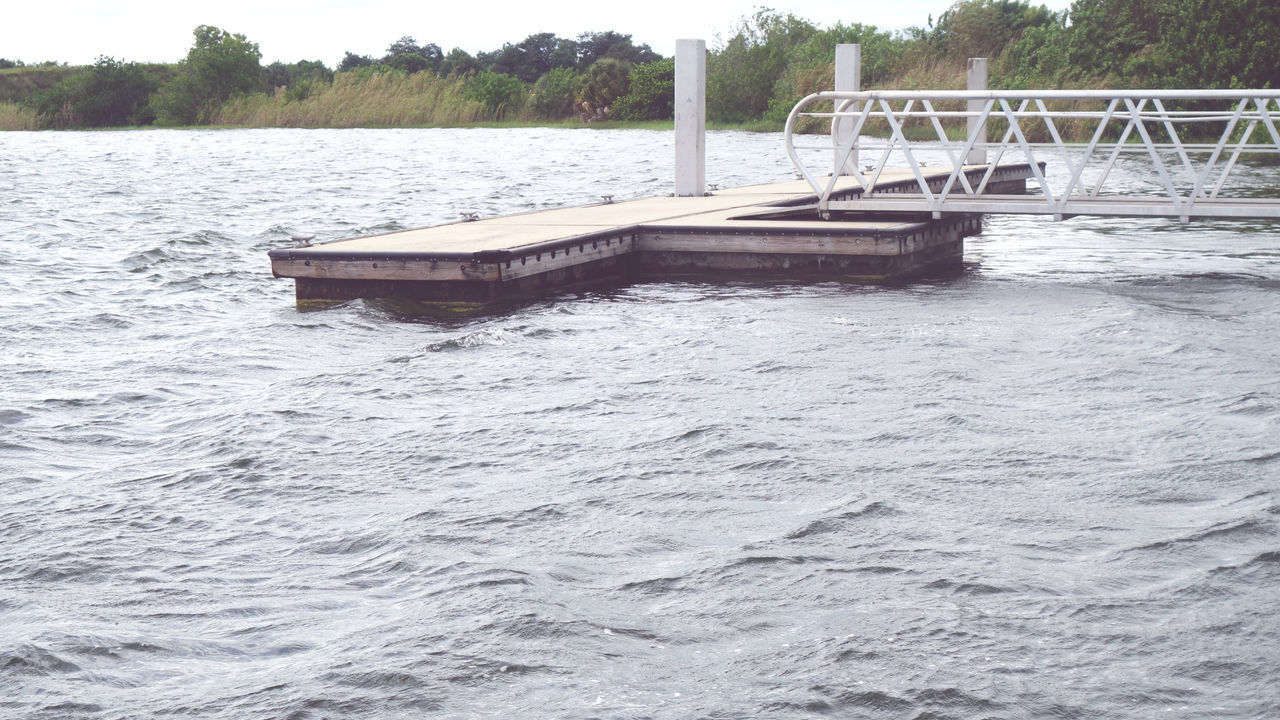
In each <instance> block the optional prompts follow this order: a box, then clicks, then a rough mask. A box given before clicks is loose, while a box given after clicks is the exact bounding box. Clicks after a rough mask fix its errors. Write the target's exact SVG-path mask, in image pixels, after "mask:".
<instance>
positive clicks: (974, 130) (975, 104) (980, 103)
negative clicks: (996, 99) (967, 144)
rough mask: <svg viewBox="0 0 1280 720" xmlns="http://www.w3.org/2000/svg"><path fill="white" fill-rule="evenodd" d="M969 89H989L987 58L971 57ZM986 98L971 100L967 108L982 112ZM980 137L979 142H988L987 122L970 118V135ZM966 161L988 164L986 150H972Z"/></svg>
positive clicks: (972, 163)
mask: <svg viewBox="0 0 1280 720" xmlns="http://www.w3.org/2000/svg"><path fill="white" fill-rule="evenodd" d="M969 89H970V90H986V89H987V59H986V58H969ZM986 104H987V103H986V101H984V100H970V101H968V107H967V108H966V109H967V110H968V111H969V112H971V113H981V112H982V108H983V107H984V106H985V105H986ZM975 135H976V136H977V137H978V142H979V143H986V142H987V124H986V123H980V122H978V118H977V117H971V118H969V137H974V136H975ZM965 162H967V163H969V164H970V165H986V164H987V151H986V150H978V149H975V150H970V151H969V157H968V158H966V159H965Z"/></svg>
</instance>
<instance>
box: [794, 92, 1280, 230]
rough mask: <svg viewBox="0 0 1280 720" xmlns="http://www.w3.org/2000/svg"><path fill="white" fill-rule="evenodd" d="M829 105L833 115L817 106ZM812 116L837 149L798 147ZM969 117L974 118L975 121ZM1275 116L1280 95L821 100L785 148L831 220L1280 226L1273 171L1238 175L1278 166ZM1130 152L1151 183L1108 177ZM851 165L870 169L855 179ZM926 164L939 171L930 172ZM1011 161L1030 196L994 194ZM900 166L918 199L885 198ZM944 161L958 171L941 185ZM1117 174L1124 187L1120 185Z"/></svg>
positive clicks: (850, 95) (902, 95) (945, 95)
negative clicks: (947, 216)
mask: <svg viewBox="0 0 1280 720" xmlns="http://www.w3.org/2000/svg"><path fill="white" fill-rule="evenodd" d="M820 103H822V104H825V105H826V107H830V108H831V109H830V110H827V109H826V108H825V107H823V108H821V109H809V108H812V107H813V106H815V105H818V104H820ZM803 118H819V119H821V120H827V119H829V120H830V128H831V130H830V141H829V142H825V143H822V144H814V145H807V146H806V145H803V144H802V145H797V140H800V141H801V142H803V139H804V138H814V137H821V136H814V135H804V134H800V133H799V132H798V125H799V124H800V123H801V120H802V119H803ZM971 118H976V119H977V122H976V123H970V122H969V120H970V119H971ZM1277 118H1280V91H1278V90H1009V91H999V90H994V91H992V90H982V91H971V90H956V91H872V92H856V93H855V92H822V93H815V94H813V95H810V96H808V97H806V98H804V99H803V100H801V101H800V102H799V103H798V104H797V105H796V106H795V108H794V109H793V110H792V111H791V115H790V116H789V117H788V118H787V124H786V130H785V141H786V149H787V154H788V156H789V157H790V158H791V161H792V162H793V163H794V164H795V166H796V169H797V170H798V171H799V172H800V174H801V176H802V177H803V178H804V179H805V180H806V181H807V182H808V183H809V185H810V186H811V187H812V188H813V190H814V192H815V193H816V194H817V196H818V211H819V212H821V213H822V214H824V215H826V214H828V213H829V212H830V211H831V210H896V211H912V212H930V213H932V214H933V216H934V217H941V216H942V215H943V214H944V213H951V212H979V213H1017V214H1045V215H1051V216H1053V217H1054V219H1057V220H1061V219H1063V218H1065V217H1071V216H1074V215H1125V216H1137V217H1176V218H1178V219H1180V220H1181V221H1182V222H1188V221H1189V220H1190V219H1191V218H1207V217H1222V218H1280V183H1278V182H1277V180H1276V173H1275V172H1274V171H1272V172H1270V173H1267V174H1266V175H1265V176H1263V177H1262V178H1260V177H1259V173H1256V172H1253V173H1250V172H1240V168H1241V167H1242V166H1243V167H1255V166H1258V165H1262V166H1269V167H1271V168H1275V167H1277V166H1280V129H1277V125H1276V121H1277ZM850 124H852V130H851V131H850V129H849V126H850ZM991 130H998V132H999V134H1000V136H1001V137H1000V139H999V140H996V141H992V140H990V139H989V138H988V134H990V132H991ZM909 138H910V139H909ZM921 138H924V139H921ZM805 150H816V151H820V153H819V154H818V155H816V156H812V157H819V158H822V160H821V161H818V162H819V166H821V167H823V170H822V171H821V172H815V171H814V170H813V169H812V168H811V166H810V165H809V164H807V163H806V162H805V161H804V160H802V158H801V155H800V151H805ZM833 150H834V152H833ZM975 152H977V153H985V155H986V162H985V163H981V164H972V160H971V159H972V158H973V157H974V153H975ZM1134 156H1141V157H1144V158H1145V160H1146V161H1147V163H1148V164H1146V165H1143V169H1142V171H1141V172H1140V173H1137V174H1136V175H1137V176H1138V177H1139V178H1145V181H1135V180H1134V177H1135V173H1132V172H1129V173H1114V172H1113V170H1114V169H1115V168H1116V165H1117V163H1121V162H1126V161H1127V159H1128V158H1131V157H1134ZM966 159H969V162H970V164H966ZM855 162H856V163H861V164H862V166H863V168H864V169H865V172H864V173H857V172H854V173H850V172H849V170H848V168H850V167H855V164H854V163H855ZM928 162H933V163H934V168H933V169H931V170H929V171H926V170H925V169H924V168H925V167H926V166H927V164H928ZM1002 162H1003V163H1006V164H1008V163H1026V164H1028V166H1029V171H1030V173H1031V174H1032V176H1033V177H1034V182H1032V183H1030V185H1029V186H1028V188H1027V194H1020V195H996V194H989V193H988V192H987V186H988V183H989V182H990V181H991V179H992V177H993V174H994V173H995V172H996V171H997V167H998V166H999V165H1000V164H1001V163H1002ZM826 163H830V165H827V164H826ZM903 165H905V166H906V167H907V168H909V169H910V170H911V173H912V176H913V177H914V178H915V182H916V186H917V188H918V193H904V192H900V191H899V192H895V193H893V194H888V193H884V192H880V193H878V192H876V189H877V183H878V182H879V181H880V178H881V175H882V174H883V173H884V171H885V169H886V168H890V167H893V168H900V167H902V166H903ZM939 166H942V167H945V168H949V169H950V173H949V174H948V175H946V177H945V180H944V181H943V182H942V184H941V187H940V188H939V187H938V184H937V182H936V181H937V178H938V176H939V173H938V171H937V170H938V167H939ZM1058 168H1061V171H1058ZM841 169H844V171H843V173H842V172H841ZM1233 173H1234V174H1233ZM850 175H852V177H853V178H855V179H856V180H857V183H858V185H859V187H860V190H861V191H860V192H857V191H855V192H854V193H853V195H854V196H853V197H851V198H848V197H847V196H848V195H849V194H850V193H848V192H847V191H841V192H840V193H839V196H840V199H832V197H833V194H835V193H836V188H837V186H838V185H840V186H841V187H844V186H845V185H847V183H844V184H841V183H839V178H840V177H841V176H844V177H849V176H850ZM1118 175H1119V176H1123V179H1121V180H1116V179H1115V178H1116V177H1117V176H1118ZM1050 176H1052V178H1053V181H1051V178H1050ZM1266 176H1269V181H1268V180H1267V179H1266ZM975 179H977V181H976V182H975V181H974V180H975ZM929 180H933V181H934V184H933V185H932V186H931V185H930V182H929ZM1109 180H1110V181H1111V182H1110V183H1109V182H1108V181H1109Z"/></svg>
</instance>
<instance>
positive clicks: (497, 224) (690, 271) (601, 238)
mask: <svg viewBox="0 0 1280 720" xmlns="http://www.w3.org/2000/svg"><path fill="white" fill-rule="evenodd" d="M986 170H987V166H985V165H974V166H972V167H966V168H965V172H966V173H970V174H972V176H973V177H974V178H977V177H980V176H981V175H982V174H983V173H985V172H986ZM950 173H951V168H939V169H938V170H937V171H936V172H931V173H929V177H928V181H929V183H930V185H931V187H932V186H933V185H934V184H935V183H937V184H938V185H940V184H941V183H942V182H943V181H944V180H945V179H946V177H947V176H948V175H949V174H950ZM887 175H888V173H886V174H884V175H881V177H880V179H879V182H878V183H877V184H876V186H875V187H874V188H873V190H872V194H874V195H879V194H882V193H913V192H919V186H918V184H917V181H916V180H915V178H914V177H913V176H909V174H907V173H903V175H901V176H894V177H886V176H887ZM1031 176H1032V171H1031V168H1030V166H1029V165H1025V164H1022V165H1007V166H1006V165H1002V166H1000V167H999V168H997V169H996V171H995V173H994V174H993V176H992V178H991V181H990V182H989V183H988V187H987V191H988V192H990V193H993V194H1002V195H1009V194H1018V193H1022V192H1025V190H1026V180H1027V178H1029V177H1031ZM862 192H863V191H862V188H861V187H860V185H859V183H858V182H857V180H856V179H854V178H852V177H849V178H838V179H837V185H836V191H835V192H834V193H833V194H832V198H833V199H853V198H856V197H859V196H860V195H861V194H862ZM816 202H817V197H816V196H815V195H814V194H813V191H812V189H811V188H810V187H809V185H808V184H807V183H805V182H804V181H802V180H796V181H792V182H783V183H773V184H768V185H756V186H750V187H742V188H736V189H731V190H718V191H715V192H713V193H707V194H706V195H705V196H703V197H659V198H647V199H641V200H630V201H625V202H603V203H598V204H595V205H586V206H580V207H566V208H559V209H554V210H545V211H538V212H531V213H524V214H519V215H507V216H502V217H494V218H486V219H478V220H472V221H462V222H457V223H451V224H447V225H438V226H434V227H427V228H420V229H416V230H404V231H399V232H393V233H387V234H383V235H373V236H368V237H358V238H350V239H346V240H336V241H332V242H327V243H323V244H317V245H310V246H304V247H295V248H280V249H276V250H272V251H271V252H270V258H271V269H272V273H273V274H274V275H275V276H276V277H283V278H293V279H294V281H295V294H296V298H297V302H298V304H299V305H303V306H305V305H310V304H317V303H319V304H324V303H333V302H343V301H347V300H353V299H356V298H364V299H373V298H400V299H406V300H413V301H417V302H420V303H426V304H429V305H439V306H441V307H442V308H447V309H454V310H456V309H469V308H482V307H484V306H486V305H489V304H492V303H495V302H500V301H507V300H516V299H522V298H529V297H536V296H539V295H545V294H547V293H551V292H556V291H559V290H564V289H568V288H573V287H581V286H583V285H598V284H610V283H614V284H616V283H626V282H635V281H640V280H644V279H648V278H657V277H670V276H690V275H704V274H711V275H713V276H717V277H735V278H751V277H804V278H816V279H828V280H834V279H847V280H855V281H873V282H874V281H884V280H891V279H897V278H909V277H913V276H920V275H926V274H933V273H940V272H947V271H955V270H959V268H960V266H961V262H962V259H963V255H964V238H965V237H967V236H969V235H974V234H977V233H979V232H981V231H982V216H981V215H978V214H964V215H948V216H946V217H943V218H940V219H933V218H932V217H931V216H930V215H929V214H927V213H914V214H903V213H884V212H879V213H860V212H847V211H846V212H837V213H833V214H832V215H831V217H830V219H827V220H823V219H821V218H820V217H819V215H818V212H817V209H816Z"/></svg>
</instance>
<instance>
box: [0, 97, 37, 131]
mask: <svg viewBox="0 0 1280 720" xmlns="http://www.w3.org/2000/svg"><path fill="white" fill-rule="evenodd" d="M39 129H40V119H39V118H38V117H37V116H36V111H35V110H32V109H31V108H28V107H23V106H22V105H19V104H18V103H14V102H0V130H39Z"/></svg>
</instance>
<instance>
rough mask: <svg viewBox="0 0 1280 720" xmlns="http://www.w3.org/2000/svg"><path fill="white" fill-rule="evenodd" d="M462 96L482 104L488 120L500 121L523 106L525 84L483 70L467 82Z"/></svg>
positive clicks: (506, 76) (500, 74)
mask: <svg viewBox="0 0 1280 720" xmlns="http://www.w3.org/2000/svg"><path fill="white" fill-rule="evenodd" d="M463 95H464V96H465V97H466V98H467V99H470V100H478V101H480V102H481V103H483V104H484V107H485V110H487V111H488V113H489V119H491V120H501V119H502V118H503V117H504V116H506V115H507V114H509V113H514V112H518V111H519V110H520V107H521V106H522V105H524V96H525V84H524V83H522V82H520V81H519V80H518V79H516V78H513V77H511V76H510V75H503V74H502V73H496V72H492V71H490V70H485V71H484V72H482V73H480V74H478V75H476V76H475V77H472V78H471V79H469V80H468V81H467V84H466V87H465V88H464V90H463Z"/></svg>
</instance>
